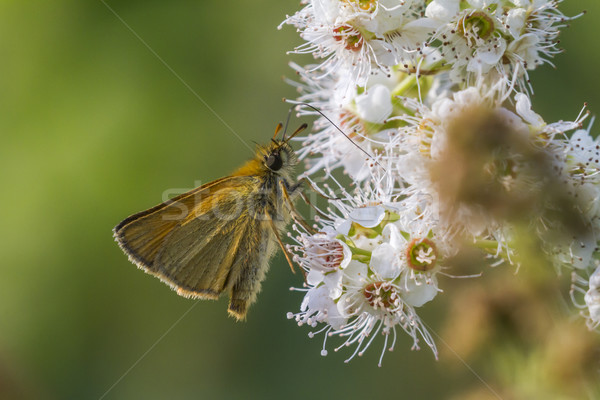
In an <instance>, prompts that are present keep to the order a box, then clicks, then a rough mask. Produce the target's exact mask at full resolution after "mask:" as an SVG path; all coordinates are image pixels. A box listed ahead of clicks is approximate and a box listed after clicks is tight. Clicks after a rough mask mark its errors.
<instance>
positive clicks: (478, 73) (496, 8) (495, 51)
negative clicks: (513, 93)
mask: <svg viewBox="0 0 600 400" xmlns="http://www.w3.org/2000/svg"><path fill="white" fill-rule="evenodd" d="M559 3H560V1H554V0H535V1H533V2H531V1H529V0H526V1H518V2H515V1H513V2H509V1H507V0H486V1H483V0H469V1H467V2H466V3H461V2H460V1H459V0H433V1H432V2H431V3H429V5H428V6H427V9H426V12H425V15H426V17H427V18H429V19H430V20H432V21H433V22H434V23H436V24H437V30H436V32H435V34H434V35H433V37H432V39H431V45H433V46H439V48H440V51H441V53H442V54H443V56H444V57H445V59H446V61H447V62H448V63H449V64H452V72H451V76H452V78H453V80H454V81H455V82H457V83H461V82H474V80H472V79H473V78H481V77H484V76H487V77H488V78H491V79H493V80H504V81H505V82H506V83H507V85H508V86H512V85H514V84H515V83H516V84H517V85H518V87H519V88H520V89H521V90H527V89H528V88H529V86H528V83H527V78H528V77H527V70H532V69H535V68H536V67H537V66H538V65H541V64H543V63H544V62H549V61H548V59H549V58H551V57H552V56H553V55H554V54H556V53H558V52H559V50H558V49H557V48H556V44H557V42H558V41H557V40H556V39H557V37H558V34H559V29H560V28H561V27H563V26H564V24H565V21H567V20H569V19H571V18H567V17H565V16H564V15H563V14H562V13H561V12H560V11H559V10H558V9H557V7H558V4H559ZM515 77H516V78H517V81H516V82H515V81H514V80H513V79H514V78H515Z"/></svg>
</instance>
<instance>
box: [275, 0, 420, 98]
mask: <svg viewBox="0 0 600 400" xmlns="http://www.w3.org/2000/svg"><path fill="white" fill-rule="evenodd" d="M413 4H414V5H413ZM420 7H421V5H420V4H419V2H417V1H413V0H410V1H409V0H405V1H402V2H400V3H397V2H395V1H390V0H379V1H378V0H369V1H356V0H348V1H339V0H311V1H310V3H309V4H308V5H306V7H304V8H303V9H302V10H301V11H299V12H297V13H296V14H295V15H293V16H291V17H288V18H287V19H286V20H285V21H284V22H283V24H290V25H293V26H295V27H296V28H298V30H299V31H300V36H301V37H302V38H303V39H304V40H306V43H305V44H304V45H302V46H300V47H297V48H296V49H295V50H294V52H295V53H311V54H312V55H313V56H314V57H316V58H321V59H324V61H323V63H322V64H320V65H319V66H318V67H317V68H313V69H312V71H314V72H316V73H317V71H320V72H318V73H319V74H321V76H326V75H329V74H331V73H333V72H337V71H339V70H344V71H346V74H345V75H347V78H348V79H346V80H345V83H346V85H347V87H350V88H351V89H354V87H355V86H365V85H366V84H367V81H368V78H369V74H370V73H371V70H372V69H375V70H378V69H379V70H383V71H385V72H389V70H390V67H393V66H395V65H397V64H407V63H410V62H411V60H413V59H414V55H415V54H417V52H416V49H418V48H422V47H423V43H424V41H425V40H426V39H427V37H428V34H429V33H430V32H431V29H430V28H429V27H428V26H426V24H421V23H415V21H417V19H418V16H419V10H420ZM283 24H282V25H283Z"/></svg>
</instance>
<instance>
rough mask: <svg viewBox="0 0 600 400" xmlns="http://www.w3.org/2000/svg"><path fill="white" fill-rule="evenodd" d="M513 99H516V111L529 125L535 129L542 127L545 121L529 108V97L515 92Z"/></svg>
mask: <svg viewBox="0 0 600 400" xmlns="http://www.w3.org/2000/svg"><path fill="white" fill-rule="evenodd" d="M515 100H516V101H517V104H516V107H515V108H516V110H517V113H518V114H519V115H520V116H521V117H522V118H523V119H524V120H525V121H527V123H528V124H529V125H531V126H532V127H534V128H536V129H540V128H542V127H543V126H544V125H546V123H545V122H544V120H543V119H542V117H541V116H540V115H539V114H537V113H535V112H534V111H533V110H532V109H531V101H530V100H529V97H528V96H527V95H525V94H523V93H517V94H516V95H515Z"/></svg>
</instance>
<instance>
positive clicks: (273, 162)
mask: <svg viewBox="0 0 600 400" xmlns="http://www.w3.org/2000/svg"><path fill="white" fill-rule="evenodd" d="M281 167H283V160H282V159H281V156H280V155H279V153H271V155H269V158H267V168H269V169H270V170H271V171H279V170H280V169H281Z"/></svg>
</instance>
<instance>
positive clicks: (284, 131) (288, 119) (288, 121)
mask: <svg viewBox="0 0 600 400" xmlns="http://www.w3.org/2000/svg"><path fill="white" fill-rule="evenodd" d="M294 108H296V106H293V107H290V110H289V111H288V115H287V118H286V119H285V128H284V129H283V137H282V138H281V140H282V141H284V142H285V141H286V140H285V134H286V132H287V128H288V124H289V123H290V116H291V115H292V111H293V110H294Z"/></svg>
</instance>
